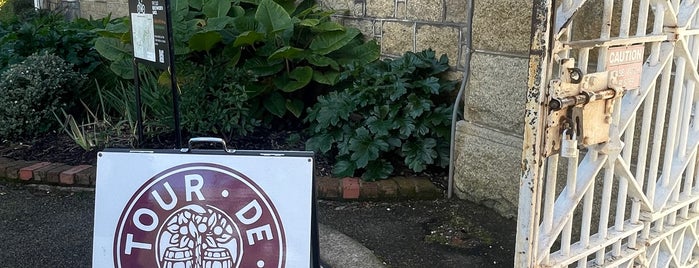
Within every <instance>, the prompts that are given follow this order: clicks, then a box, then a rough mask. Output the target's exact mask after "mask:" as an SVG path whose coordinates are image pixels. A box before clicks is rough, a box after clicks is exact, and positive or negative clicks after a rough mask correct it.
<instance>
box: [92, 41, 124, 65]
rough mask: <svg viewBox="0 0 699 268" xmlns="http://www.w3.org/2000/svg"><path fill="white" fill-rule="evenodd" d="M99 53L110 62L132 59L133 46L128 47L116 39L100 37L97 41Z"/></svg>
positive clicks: (96, 45)
mask: <svg viewBox="0 0 699 268" xmlns="http://www.w3.org/2000/svg"><path fill="white" fill-rule="evenodd" d="M95 49H96V50H97V52H99V53H100V55H102V57H105V58H106V59H108V60H110V61H117V60H120V59H124V58H129V57H131V54H132V53H131V50H132V48H131V45H127V44H124V43H122V42H121V41H119V39H116V38H109V37H98V38H97V40H95Z"/></svg>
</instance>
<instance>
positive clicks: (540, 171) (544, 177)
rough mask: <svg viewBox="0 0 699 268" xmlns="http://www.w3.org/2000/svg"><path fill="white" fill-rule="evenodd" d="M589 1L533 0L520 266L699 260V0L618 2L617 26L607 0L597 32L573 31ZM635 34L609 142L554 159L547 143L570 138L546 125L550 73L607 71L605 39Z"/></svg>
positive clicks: (624, 40)
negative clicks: (635, 66) (635, 49)
mask: <svg viewBox="0 0 699 268" xmlns="http://www.w3.org/2000/svg"><path fill="white" fill-rule="evenodd" d="M586 2H588V1H586V0H564V1H562V3H560V4H559V5H558V7H555V4H554V2H553V0H542V1H534V8H533V13H532V43H531V49H530V60H529V81H528V84H527V86H528V91H527V102H526V112H525V129H524V145H523V154H522V176H521V180H520V196H519V211H518V222H517V224H518V232H517V242H516V243H517V245H516V252H515V266H516V267H588V266H604V267H697V266H699V178H697V177H699V172H695V170H696V168H697V161H696V160H697V147H698V145H699V122H697V121H696V118H694V114H696V113H699V111H697V109H699V108H698V107H699V90H698V89H696V88H695V87H696V84H697V83H699V72H697V65H698V64H699V18H698V17H699V16H698V15H697V10H699V0H684V1H680V0H640V1H639V0H636V1H632V0H622V1H617V3H621V5H620V8H621V13H620V14H621V16H620V18H619V22H618V25H616V26H614V25H612V17H613V14H615V13H614V10H615V9H614V1H613V0H604V7H603V13H604V14H602V18H601V19H602V21H601V23H600V24H601V25H602V26H601V29H600V35H599V38H596V39H588V40H574V39H573V38H572V37H571V36H572V34H569V33H571V32H572V31H573V30H572V29H574V27H575V25H573V23H572V18H574V16H575V14H576V12H577V11H579V10H580V8H581V7H583V5H584V4H586ZM632 12H636V13H633V14H634V15H637V18H638V20H637V22H636V29H635V33H632V32H631V31H632V30H631V29H630V26H631V18H632V17H633V16H632ZM612 27H618V28H615V29H614V31H612ZM612 32H618V34H615V36H612V35H611V33H612ZM631 44H643V46H645V48H646V51H647V52H649V53H646V54H647V57H646V58H645V62H644V63H643V66H642V73H641V80H640V86H639V88H636V89H630V90H628V91H625V92H621V91H623V90H618V89H616V88H615V89H616V94H614V93H613V94H612V95H613V96H614V95H616V96H615V97H617V101H615V102H609V103H610V104H612V105H613V106H610V107H613V108H610V109H609V112H610V115H611V117H608V119H607V122H609V133H610V134H609V140H608V141H606V142H603V143H601V144H597V145H586V146H584V147H586V148H585V149H584V150H581V151H580V153H579V155H578V154H577V153H575V154H574V156H570V155H569V156H568V157H566V158H562V157H559V155H558V154H557V150H558V149H554V150H551V146H549V147H548V148H547V145H546V143H547V142H548V143H551V141H550V140H549V141H547V138H548V139H551V137H560V136H562V139H565V138H566V135H565V133H560V131H561V130H562V128H555V127H553V126H554V125H555V124H552V123H551V121H552V120H555V118H554V116H555V115H556V112H555V111H554V110H555V109H554V108H557V107H553V106H552V98H553V97H554V96H552V91H551V89H550V88H551V86H552V85H551V83H550V81H551V80H553V79H559V80H563V81H565V80H566V79H567V80H570V79H571V77H574V76H573V75H571V76H570V77H568V78H565V77H562V76H565V75H564V74H565V73H566V72H563V71H561V70H573V69H576V70H581V73H580V74H579V75H587V73H588V72H587V70H588V69H595V68H596V71H595V72H599V73H605V72H606V70H607V69H606V66H605V64H606V62H605V58H606V56H607V52H608V49H609V47H618V46H621V47H623V46H626V45H631ZM592 51H594V53H590V52H592ZM595 54H597V57H598V58H597V59H596V65H595V64H590V63H589V57H591V55H595ZM567 58H575V59H576V60H575V65H574V66H570V65H572V64H569V63H570V62H568V63H566V61H565V59H567ZM573 67H576V68H573ZM571 73H573V72H571ZM562 74H563V75H562ZM605 75H606V73H605ZM605 77H606V76H605ZM620 93H621V94H623V96H619V94H620ZM583 99H586V100H587V101H589V100H590V99H591V98H590V97H589V96H588V97H587V98H583ZM574 105H576V106H577V107H580V106H584V105H585V104H579V103H574ZM637 129H638V130H639V131H640V132H639V131H637ZM547 131H548V132H547ZM551 133H554V135H553V136H552V135H551ZM556 135H558V136H556ZM552 151H553V152H552ZM578 156H579V157H578ZM559 158H560V159H559ZM559 160H560V163H559ZM558 174H565V175H563V177H565V179H563V180H557V179H558V178H557V177H558V176H559V175H558ZM596 181H601V182H602V187H601V189H597V190H595V187H596ZM596 200H597V201H596ZM594 202H599V203H600V207H599V208H598V209H594V208H593V203H594ZM627 204H628V205H629V206H630V209H629V208H628V207H629V206H627ZM576 210H577V211H576ZM611 210H613V211H611ZM593 211H596V212H594V213H593ZM593 214H594V216H598V218H595V219H596V221H598V222H599V223H598V224H596V225H595V224H594V221H593ZM576 215H579V216H576ZM574 225H576V226H577V227H575V228H574V227H573V226H574ZM595 229H596V230H597V233H594V232H595ZM574 230H575V231H574ZM574 232H579V233H580V234H579V236H578V235H576V237H574V235H573V233H574Z"/></svg>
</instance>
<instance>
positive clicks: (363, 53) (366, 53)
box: [333, 40, 381, 65]
mask: <svg viewBox="0 0 699 268" xmlns="http://www.w3.org/2000/svg"><path fill="white" fill-rule="evenodd" d="M333 55H334V56H335V57H337V58H338V59H337V62H338V63H340V64H343V65H344V64H351V63H352V62H358V63H360V64H362V65H363V64H367V63H370V62H373V61H375V60H377V59H378V58H379V57H380V56H381V47H380V46H379V44H377V43H376V41H375V40H370V41H369V42H366V43H364V44H361V45H358V46H351V45H348V46H345V47H343V48H342V49H340V50H338V51H336V52H335V53H333Z"/></svg>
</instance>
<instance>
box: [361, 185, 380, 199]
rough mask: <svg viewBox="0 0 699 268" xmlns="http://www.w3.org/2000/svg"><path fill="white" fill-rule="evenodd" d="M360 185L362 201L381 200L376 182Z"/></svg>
mask: <svg viewBox="0 0 699 268" xmlns="http://www.w3.org/2000/svg"><path fill="white" fill-rule="evenodd" d="M359 185H360V187H359V196H361V197H362V199H376V198H379V186H378V185H377V184H376V182H361V183H360V184H359Z"/></svg>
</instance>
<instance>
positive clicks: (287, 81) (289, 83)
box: [274, 66, 313, 92]
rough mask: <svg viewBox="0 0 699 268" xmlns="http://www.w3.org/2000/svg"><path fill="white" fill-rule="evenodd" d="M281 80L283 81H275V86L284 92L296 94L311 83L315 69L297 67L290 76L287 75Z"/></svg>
mask: <svg viewBox="0 0 699 268" xmlns="http://www.w3.org/2000/svg"><path fill="white" fill-rule="evenodd" d="M280 78H281V79H275V80H274V84H275V86H277V87H278V88H279V89H281V90H282V91H284V92H294V91H296V90H299V89H301V88H303V87H305V86H306V85H308V83H310V82H311V78H313V69H312V68H311V67H308V66H302V67H297V68H296V69H294V70H293V71H291V72H289V75H288V76H286V75H285V76H282V77H280Z"/></svg>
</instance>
